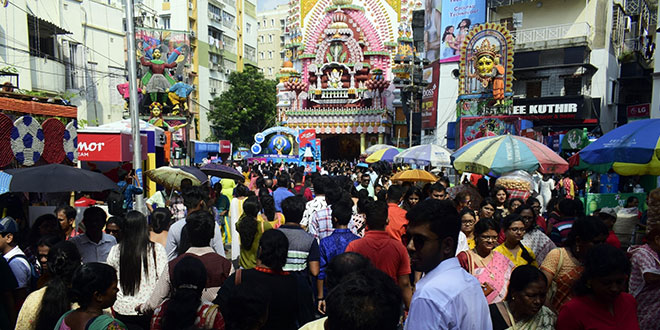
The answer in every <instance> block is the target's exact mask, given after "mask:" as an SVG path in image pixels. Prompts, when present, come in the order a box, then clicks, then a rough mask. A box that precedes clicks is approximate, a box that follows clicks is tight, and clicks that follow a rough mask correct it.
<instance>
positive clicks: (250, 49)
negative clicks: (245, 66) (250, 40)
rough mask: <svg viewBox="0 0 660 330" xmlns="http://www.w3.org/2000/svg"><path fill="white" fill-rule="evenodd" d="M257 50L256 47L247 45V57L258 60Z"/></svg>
mask: <svg viewBox="0 0 660 330" xmlns="http://www.w3.org/2000/svg"><path fill="white" fill-rule="evenodd" d="M256 53H257V50H256V49H255V48H254V47H251V46H248V45H245V58H247V59H248V60H250V61H253V62H254V61H256V60H257V54H256Z"/></svg>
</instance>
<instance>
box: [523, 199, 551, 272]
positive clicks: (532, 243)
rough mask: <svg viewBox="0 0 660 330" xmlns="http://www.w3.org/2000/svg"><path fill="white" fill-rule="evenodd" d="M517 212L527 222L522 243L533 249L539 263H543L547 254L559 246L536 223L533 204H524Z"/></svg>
mask: <svg viewBox="0 0 660 330" xmlns="http://www.w3.org/2000/svg"><path fill="white" fill-rule="evenodd" d="M515 213H516V214H518V215H520V219H522V221H523V223H524V224H525V235H524V236H523V239H522V241H520V243H522V245H524V246H526V247H528V248H529V249H530V250H532V252H533V253H534V255H535V256H536V262H537V263H538V264H541V263H543V259H545V256H547V255H548V253H550V251H552V249H554V248H556V247H557V246H556V245H555V243H553V242H552V240H550V237H548V235H546V234H545V233H544V232H543V231H542V229H541V227H539V226H538V224H537V223H536V221H535V219H536V214H535V212H534V209H533V208H532V207H531V206H529V205H522V206H520V207H518V208H517V209H516V211H515Z"/></svg>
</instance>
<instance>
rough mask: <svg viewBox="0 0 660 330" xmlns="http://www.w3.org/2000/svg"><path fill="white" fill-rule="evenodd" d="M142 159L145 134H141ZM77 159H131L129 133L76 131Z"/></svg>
mask: <svg viewBox="0 0 660 330" xmlns="http://www.w3.org/2000/svg"><path fill="white" fill-rule="evenodd" d="M141 140H142V141H141V142H142V148H141V151H142V159H147V136H146V135H142V136H141ZM78 159H79V160H80V161H95V162H125V161H131V160H133V141H132V139H131V136H130V135H129V134H118V133H110V134H107V133H78Z"/></svg>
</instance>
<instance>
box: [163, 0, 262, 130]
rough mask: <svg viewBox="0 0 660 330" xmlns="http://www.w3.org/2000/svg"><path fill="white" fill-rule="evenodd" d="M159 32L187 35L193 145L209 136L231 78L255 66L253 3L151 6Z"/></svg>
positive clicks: (215, 0) (205, 0) (208, 0)
mask: <svg viewBox="0 0 660 330" xmlns="http://www.w3.org/2000/svg"><path fill="white" fill-rule="evenodd" d="M154 2H155V4H154V6H155V8H156V10H157V12H158V16H159V19H158V21H159V22H160V23H159V28H161V29H166V30H174V31H187V32H189V34H190V46H191V52H192V56H191V58H192V65H191V68H190V70H189V80H188V81H189V83H190V84H192V85H193V86H194V87H195V89H194V90H193V92H192V94H191V96H190V98H191V99H192V103H193V105H192V108H191V110H192V113H193V114H194V116H195V120H196V124H195V127H196V134H195V135H194V138H195V139H197V140H206V139H207V138H209V137H210V136H211V135H212V134H211V130H210V125H209V123H208V111H209V110H210V109H211V107H212V105H211V102H212V101H213V99H214V98H215V97H218V96H220V94H221V93H222V92H224V91H226V90H228V88H229V86H228V85H227V82H228V80H229V75H230V74H231V73H232V72H234V71H242V70H243V68H244V67H245V66H246V65H252V66H254V67H256V66H257V58H256V49H257V18H256V17H257V14H256V1H254V0H188V1H163V0H155V1H154Z"/></svg>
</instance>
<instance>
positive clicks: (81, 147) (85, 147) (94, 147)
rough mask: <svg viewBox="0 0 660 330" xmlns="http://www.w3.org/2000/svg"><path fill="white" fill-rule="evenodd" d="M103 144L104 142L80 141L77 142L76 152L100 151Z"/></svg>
mask: <svg viewBox="0 0 660 330" xmlns="http://www.w3.org/2000/svg"><path fill="white" fill-rule="evenodd" d="M103 146H105V142H98V143H97V142H90V143H87V142H80V143H79V144H78V152H89V151H101V149H103Z"/></svg>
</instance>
